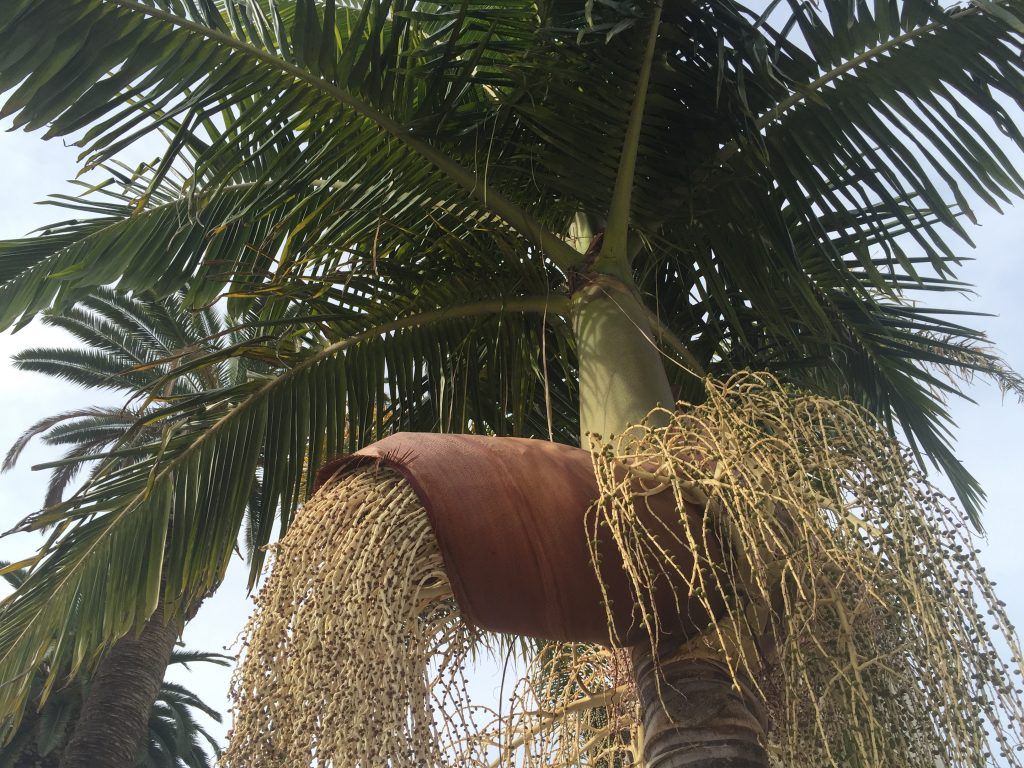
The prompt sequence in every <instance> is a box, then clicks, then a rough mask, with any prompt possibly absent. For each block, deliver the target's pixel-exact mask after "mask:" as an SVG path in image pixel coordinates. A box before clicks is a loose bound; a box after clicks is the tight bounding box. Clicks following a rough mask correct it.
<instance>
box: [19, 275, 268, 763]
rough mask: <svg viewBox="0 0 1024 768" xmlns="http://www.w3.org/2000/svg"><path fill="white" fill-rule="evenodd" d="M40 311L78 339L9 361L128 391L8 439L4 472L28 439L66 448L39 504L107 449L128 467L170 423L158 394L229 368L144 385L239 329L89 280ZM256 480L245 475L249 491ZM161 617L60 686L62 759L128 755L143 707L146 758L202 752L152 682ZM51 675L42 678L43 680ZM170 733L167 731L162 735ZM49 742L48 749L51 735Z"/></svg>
mask: <svg viewBox="0 0 1024 768" xmlns="http://www.w3.org/2000/svg"><path fill="white" fill-rule="evenodd" d="M43 322H44V323H46V324H48V325H51V326H53V327H56V328H60V329H62V330H64V331H66V332H68V333H69V334H70V335H71V336H72V337H73V338H75V339H76V340H77V341H78V342H80V343H81V345H82V346H80V347H70V348H34V349H28V350H24V351H23V352H21V353H20V354H18V355H16V356H15V358H14V365H15V366H16V367H17V368H19V369H21V370H25V371H35V372H39V373H44V374H46V375H49V376H55V377H58V378H63V379H66V380H68V381H71V382H73V383H75V384H77V385H79V386H82V387H85V388H87V389H108V390H114V391H115V392H119V393H122V394H123V395H124V396H125V398H126V403H125V404H124V405H123V406H120V407H115V406H107V407H90V408H82V409H76V410H72V411H66V412H63V413H58V414H56V415H54V416H50V417H47V418H44V419H42V420H40V421H39V422H37V423H36V424H33V425H32V426H31V427H29V429H27V430H26V431H25V432H24V433H23V434H22V435H21V436H20V437H19V439H18V440H17V441H16V442H15V444H14V445H13V446H12V447H11V449H10V451H9V452H8V454H7V456H6V459H5V461H4V464H3V470H4V471H6V470H9V469H11V468H12V467H14V465H15V464H16V463H17V461H18V458H19V457H20V455H21V453H22V451H23V450H24V448H25V447H26V445H27V444H28V443H29V442H30V441H31V440H32V439H33V438H37V437H38V438H40V439H41V440H42V442H43V443H45V444H47V445H51V446H61V447H63V448H64V449H65V451H66V453H65V455H64V456H63V457H62V458H61V459H60V460H58V461H56V462H53V463H51V464H49V465H44V466H46V467H48V468H50V469H51V473H50V482H49V487H48V489H47V494H46V501H45V505H46V507H52V506H54V505H58V504H60V503H61V502H62V500H63V498H64V495H65V492H66V491H67V489H68V487H69V486H70V485H71V483H72V482H73V481H74V479H75V477H76V475H77V474H78V472H79V471H80V470H81V469H82V468H83V467H84V466H87V465H88V464H90V463H93V464H95V463H96V462H97V461H98V460H99V459H101V458H103V457H111V454H113V456H112V457H111V458H110V463H111V465H116V466H130V464H131V461H132V457H133V456H135V455H136V453H137V450H138V446H145V445H147V444H150V443H153V442H159V440H160V439H161V436H162V434H163V433H164V431H165V430H166V429H168V425H167V423H166V422H165V421H164V420H162V419H161V418H160V415H161V406H160V405H159V403H160V402H166V401H168V400H173V399H175V398H186V397H189V396H191V395H194V394H196V393H199V392H203V391H205V390H212V389H217V388H220V387H225V386H228V385H229V384H230V383H231V381H232V377H234V376H236V375H237V370H238V369H237V368H232V367H231V366H227V365H224V366H219V367H213V368H204V369H203V370H202V371H201V372H199V373H197V374H193V375H186V376H181V377H178V378H176V379H175V380H174V383H173V385H171V386H161V387H159V388H158V389H157V391H155V392H154V393H152V394H148V393H149V390H150V389H151V388H152V385H153V384H154V383H155V382H159V381H161V380H162V379H163V378H164V377H165V375H166V372H167V371H168V370H169V369H171V368H173V367H174V366H177V365H181V364H182V363H183V362H186V361H187V360H188V359H189V358H190V357H191V356H195V355H197V354H208V353H209V352H211V351H213V350H216V349H218V348H221V347H223V346H224V345H225V344H226V343H230V342H232V341H239V340H241V339H242V338H243V337H242V336H240V335H238V334H231V333H228V334H224V333H223V331H224V325H223V318H222V316H221V314H220V313H219V312H218V311H217V310H215V309H213V308H206V309H204V310H201V311H198V312H192V311H189V310H187V309H185V308H184V306H183V305H182V297H181V296H180V295H172V296H168V297H165V298H163V299H161V300H149V299H145V298H141V297H138V296H136V297H131V296H127V295H125V294H124V293H121V292H118V291H116V290H113V289H110V288H98V289H97V290H96V291H95V292H94V293H93V294H91V295H90V296H88V297H86V298H85V299H83V300H82V301H81V302H78V303H77V304H75V305H74V306H73V307H71V308H69V309H67V310H66V311H64V312H62V313H61V314H60V315H56V314H47V315H46V316H45V317H44V318H43ZM254 479H255V478H254ZM256 488H257V484H256V483H255V482H254V483H253V485H252V489H251V492H255V491H256ZM172 525H173V523H172ZM22 582H24V578H22V579H20V580H19V586H20V585H21V583H22ZM198 608H199V601H198V600H193V601H192V602H191V603H189V604H188V605H186V606H184V607H183V611H184V619H187V618H190V617H191V616H192V615H194V613H195V611H196V610H198ZM162 616H163V614H160V613H154V615H153V616H151V617H150V618H149V619H148V620H147V622H146V623H145V625H144V626H143V627H142V629H141V631H140V632H139V633H138V636H134V633H132V634H129V635H127V636H125V637H122V638H121V639H120V640H118V641H117V642H115V643H114V644H113V645H112V646H111V648H110V649H109V651H108V652H107V653H106V654H105V656H104V657H103V659H102V661H101V662H100V663H99V664H98V666H97V667H96V669H95V670H94V671H92V672H91V674H90V677H89V685H88V686H86V685H84V684H80V685H78V686H77V687H75V686H72V688H65V689H64V690H65V691H77V692H78V693H79V694H80V695H81V698H80V700H76V702H75V707H76V708H75V713H76V714H75V717H74V721H73V723H74V725H73V727H72V728H71V730H70V731H69V733H70V734H71V737H70V740H69V741H68V743H67V744H64V743H63V742H61V746H62V749H61V752H62V753H63V757H62V760H63V761H64V762H65V763H71V764H73V761H74V760H75V759H79V758H78V755H80V754H81V753H82V752H83V751H86V752H88V751H91V750H95V749H102V750H103V751H104V752H105V753H106V754H108V755H110V756H111V757H110V759H115V760H118V761H121V762H122V763H124V762H125V761H126V760H129V759H130V758H131V756H132V755H133V754H135V753H136V752H137V751H138V750H139V748H140V745H141V741H142V733H143V732H144V729H145V728H146V727H147V723H146V713H149V715H148V717H149V728H150V733H151V737H150V743H149V744H150V745H149V748H148V752H147V753H146V755H148V758H147V759H151V760H154V761H157V760H160V759H164V758H166V760H171V761H172V762H173V760H175V759H177V757H176V755H177V752H176V750H181V755H183V756H184V757H182V759H183V760H185V759H188V760H199V759H203V760H205V756H204V755H203V753H202V752H201V751H200V752H195V754H194V755H193V757H188V755H189V754H190V752H189V750H191V749H192V748H191V746H189V745H190V744H191V740H192V733H191V730H190V729H189V728H187V727H186V726H189V725H190V721H189V720H187V719H182V720H180V723H181V728H180V729H179V730H180V733H178V735H177V736H175V733H176V730H175V729H176V728H177V726H176V725H175V724H176V723H178V722H179V720H178V719H176V718H178V717H179V716H180V715H182V713H183V712H184V714H185V715H187V711H184V710H182V709H181V707H182V706H185V705H188V706H194V704H191V703H190V702H192V699H191V698H189V695H188V692H187V691H181V690H178V689H176V688H174V686H172V685H170V684H168V683H162V682H161V681H162V680H163V677H164V672H165V670H166V668H167V665H168V664H170V663H174V660H175V651H174V644H175V641H176V639H177V637H178V635H179V634H180V632H181V629H182V627H183V625H182V621H181V620H171V621H163V620H162ZM182 659H183V660H185V661H187V660H188V659H187V658H186V657H182ZM46 668H47V671H48V673H49V674H51V675H53V676H55V675H57V674H58V673H60V674H66V670H61V669H58V668H56V667H55V665H53V664H48V665H46ZM37 677H38V673H37ZM43 677H44V678H45V677H46V676H45V675H44V676H43ZM54 679H56V678H55V677H50V684H51V685H52V683H53V680H54ZM68 695H71V694H68ZM176 697H177V698H176ZM154 701H155V702H156V703H154ZM154 707H156V708H157V709H154ZM112 713H119V715H118V716H117V717H116V720H117V724H118V735H117V738H114V739H111V738H110V737H109V735H107V734H105V733H104V732H103V724H104V723H108V722H110V721H111V720H112V719H115V718H112ZM37 721H38V718H37ZM63 722H64V723H67V722H68V721H67V720H65V721H63ZM18 733H20V731H18ZM61 733H63V728H62V730H61ZM172 736H173V737H174V738H175V739H177V740H171V741H168V740H167V739H168V738H170V737H172ZM12 738H15V735H12ZM47 743H48V744H50V745H51V747H53V748H55V747H54V745H55V744H56V742H52V743H51V742H47ZM49 751H51V750H48V752H49ZM193 751H194V750H193ZM161 756H163V757H161ZM166 760H165V762H166Z"/></svg>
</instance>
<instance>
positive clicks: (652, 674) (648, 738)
mask: <svg viewBox="0 0 1024 768" xmlns="http://www.w3.org/2000/svg"><path fill="white" fill-rule="evenodd" d="M633 674H634V677H635V679H636V683H637V690H638V693H639V696H640V706H641V708H642V710H643V726H644V727H643V742H644V743H643V744H642V745H638V746H641V747H642V749H643V765H644V766H645V768H768V753H767V751H766V750H765V743H766V741H767V736H768V721H767V717H766V715H765V709H764V706H763V703H762V702H761V701H760V699H759V697H758V695H757V694H756V693H755V692H754V690H753V688H752V686H750V685H749V684H748V683H746V682H745V681H743V680H740V681H739V686H738V688H737V687H736V686H734V685H733V678H732V676H731V675H730V674H729V670H728V669H727V668H726V666H725V665H724V664H723V663H721V662H718V661H715V660H713V659H701V658H696V659H694V658H681V659H672V660H663V661H661V663H660V664H655V663H654V657H653V655H652V654H651V650H650V647H649V646H647V645H646V644H644V645H641V646H637V647H636V648H634V649H633ZM659 677H660V680H659Z"/></svg>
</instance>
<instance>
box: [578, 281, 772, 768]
mask: <svg viewBox="0 0 1024 768" xmlns="http://www.w3.org/2000/svg"><path fill="white" fill-rule="evenodd" d="M573 298H574V304H575V327H576V347H577V354H578V355H579V366H580V423H581V430H582V432H583V435H582V445H584V446H586V445H587V444H588V442H587V441H588V438H587V432H595V433H600V434H601V435H602V436H604V437H605V438H607V437H608V436H609V435H610V434H621V433H622V432H623V430H624V429H625V428H626V427H627V426H628V425H629V424H632V423H636V422H637V421H639V420H640V419H641V418H643V417H644V416H645V415H646V414H647V413H648V411H650V410H651V409H652V408H654V407H655V406H657V405H662V406H666V407H671V406H672V404H673V403H672V395H671V390H670V388H669V384H668V377H667V376H666V374H665V368H664V365H663V364H662V362H661V357H660V353H659V352H658V350H657V347H656V345H655V343H654V340H653V334H652V333H651V331H650V327H649V324H648V321H647V318H646V314H645V312H644V310H643V307H642V305H641V304H640V300H639V299H638V298H637V297H636V296H635V295H634V294H633V292H632V290H631V289H630V288H629V287H628V286H625V285H623V284H622V283H621V282H619V281H617V280H615V279H613V278H608V277H606V276H600V277H598V278H597V279H596V280H594V281H592V282H591V283H590V284H589V285H588V286H586V287H584V288H583V289H582V290H580V291H577V293H576V295H575V296H574V297H573ZM662 656H663V657H664V660H663V661H662V662H661V663H660V664H655V663H654V659H653V656H652V654H651V649H650V647H649V645H647V644H646V643H645V644H643V645H641V646H638V647H637V648H635V649H634V651H633V671H634V675H635V679H636V683H637V687H638V689H639V694H640V704H641V708H642V711H643V723H644V728H643V742H644V743H643V745H642V747H643V755H644V763H643V764H644V767H645V768H767V766H768V756H767V752H766V750H765V744H766V738H767V730H768V725H767V720H766V717H765V711H764V706H763V703H762V702H761V701H760V700H759V698H758V696H757V695H756V694H755V693H754V692H753V690H752V687H751V686H749V685H741V686H740V690H737V689H736V688H734V687H733V679H732V677H731V676H730V675H729V673H728V671H727V669H726V668H725V667H724V666H723V665H722V664H720V663H718V662H715V661H713V660H710V659H705V658H685V657H683V658H673V657H670V656H668V655H667V654H666V653H664V652H663V653H662ZM659 675H660V676H661V680H660V685H659V681H658V676H659ZM638 746H639V745H638Z"/></svg>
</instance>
